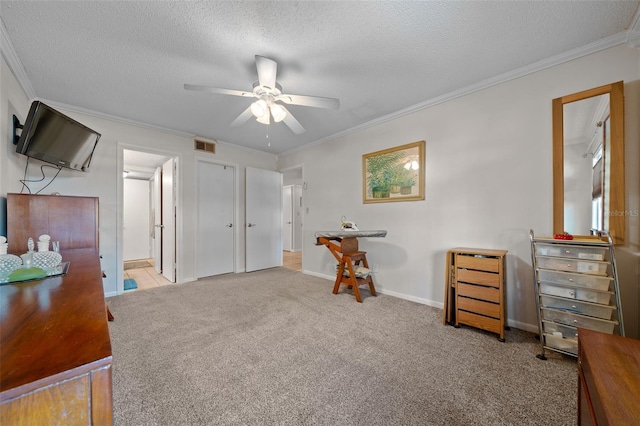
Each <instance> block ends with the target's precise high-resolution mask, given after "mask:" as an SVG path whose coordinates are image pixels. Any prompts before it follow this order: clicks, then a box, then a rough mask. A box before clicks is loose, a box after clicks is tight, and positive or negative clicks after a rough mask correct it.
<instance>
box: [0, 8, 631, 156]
mask: <svg viewBox="0 0 640 426" xmlns="http://www.w3.org/2000/svg"><path fill="white" fill-rule="evenodd" d="M638 4H639V2H637V1H587V2H573V1H544V2H543V1H513V2H504V1H501V2H497V1H496V2H477V1H474V2H471V1H465V2H458V1H445V2H418V1H410V2H404V1H398V2H351V1H349V2H347V1H339V2H267V1H264V2H251V1H242V2H240V1H237V2H234V1H207V2H204V1H200V2H199V1H190V2H186V1H185V2H158V1H126V2H113V1H81V2H71V1H65V2H53V1H44V2H39V1H29V2H26V1H5V0H3V1H2V2H0V13H1V15H0V16H1V17H2V22H3V25H4V27H5V30H6V35H7V38H8V40H9V42H10V45H11V47H12V48H13V50H14V51H15V55H16V56H17V58H18V61H19V63H21V65H22V67H23V68H24V72H25V75H26V78H27V79H28V82H29V83H30V85H31V87H32V90H33V93H31V95H32V96H35V97H37V98H39V99H43V100H50V101H53V102H55V103H58V104H60V105H66V106H70V107H73V108H76V109H78V110H81V111H93V112H96V113H99V114H105V115H109V116H115V117H122V118H125V119H127V120H133V121H136V122H140V123H144V124H148V125H152V126H158V127H162V128H166V129H171V130H175V131H179V132H184V133H187V134H192V135H198V136H202V137H205V138H210V139H217V140H219V141H222V142H227V143H232V144H238V145H242V146H245V147H248V148H252V149H257V150H261V151H265V152H270V153H282V152H286V151H290V150H293V149H296V148H298V147H301V146H303V145H305V144H310V143H313V142H317V141H322V140H325V139H327V138H330V137H331V136H333V135H339V134H344V133H345V132H348V131H349V130H350V129H354V128H358V127H362V126H364V125H366V123H371V122H374V121H376V120H380V119H382V118H383V117H386V116H389V115H390V114H394V113H397V112H398V111H402V110H406V109H409V108H413V107H414V106H416V105H421V104H425V103H426V102H428V101H429V100H432V99H435V98H438V97H440V96H444V95H446V94H448V93H451V92H453V91H455V90H459V89H461V88H465V87H469V86H472V85H477V84H480V83H481V82H482V81H484V80H487V79H489V78H492V77H495V76H498V75H501V74H504V73H508V72H511V71H512V70H517V69H521V68H523V67H527V66H528V65H530V64H533V63H536V62H538V61H542V60H545V59H548V58H551V57H553V56H555V55H560V54H563V53H564V52H567V51H571V50H573V49H577V48H580V47H583V46H585V45H588V44H591V43H594V42H597V41H599V40H602V39H604V38H606V37H610V36H613V35H619V34H621V33H623V32H624V31H625V30H626V29H627V28H628V27H629V26H630V25H631V24H632V23H633V18H634V14H635V13H636V10H637V8H638ZM2 48H3V52H4V49H6V46H3V47H2ZM254 55H262V56H267V57H269V58H272V59H274V60H276V61H277V62H278V64H279V67H278V82H279V83H280V84H281V85H282V87H283V91H284V92H287V93H293V94H303V95H314V96H323V97H332V98H338V99H340V108H339V109H338V110H326V109H319V108H310V107H303V106H290V107H289V110H290V111H291V112H292V113H293V115H294V116H295V117H296V118H297V120H298V121H299V122H300V123H301V124H302V125H303V126H304V127H305V128H306V130H307V131H306V132H305V133H303V134H301V135H297V136H296V135H294V134H293V133H292V132H291V131H290V130H289V129H288V128H287V127H286V126H285V125H284V124H283V123H278V124H274V125H271V126H270V130H269V139H268V140H267V139H266V126H265V125H263V124H260V123H257V122H255V121H254V120H249V121H248V122H247V123H245V124H244V125H242V126H240V127H235V128H232V127H229V124H230V123H231V122H232V121H233V120H234V119H235V118H236V117H237V116H238V115H239V114H240V113H241V112H242V111H244V110H245V109H246V108H247V107H248V106H249V104H250V102H251V99H250V98H243V97H235V96H226V95H217V94H211V93H204V92H193V91H187V90H184V88H183V85H184V84H185V83H189V84H197V85H209V86H215V87H221V88H230V89H236V90H250V89H251V88H252V84H253V82H254V81H256V79H257V76H256V69H255V63H254ZM5 57H6V55H5ZM25 115H26V111H25ZM268 143H270V144H271V146H268Z"/></svg>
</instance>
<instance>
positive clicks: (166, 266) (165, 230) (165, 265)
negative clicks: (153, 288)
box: [162, 159, 176, 283]
mask: <svg viewBox="0 0 640 426" xmlns="http://www.w3.org/2000/svg"><path fill="white" fill-rule="evenodd" d="M174 164H175V163H174V161H173V159H171V160H169V161H167V162H166V163H164V164H163V165H162V276H164V277H165V278H166V279H168V280H169V281H171V282H172V283H175V282H176V225H175V223H176V222H175V218H176V213H175V211H176V207H175V205H176V204H175V182H174V175H175V173H174V172H175V166H174Z"/></svg>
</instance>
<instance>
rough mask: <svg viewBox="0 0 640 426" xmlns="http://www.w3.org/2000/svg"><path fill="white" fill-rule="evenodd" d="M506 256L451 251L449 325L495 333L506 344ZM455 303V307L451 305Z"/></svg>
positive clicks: (492, 252) (494, 252) (470, 250)
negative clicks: (465, 326)
mask: <svg viewBox="0 0 640 426" xmlns="http://www.w3.org/2000/svg"><path fill="white" fill-rule="evenodd" d="M506 255H507V251H506V250H487V249H474V248H454V249H451V250H449V253H448V254H447V269H448V271H447V278H448V282H447V288H446V289H445V299H446V300H445V318H446V317H447V316H448V318H449V322H452V323H454V325H455V326H456V327H458V326H459V325H460V324H466V325H470V326H472V327H476V328H480V329H483V330H487V331H491V332H493V333H496V334H498V335H499V336H500V337H499V340H500V341H501V342H504V330H505V324H506V303H505V300H506V299H505V287H506V284H505V280H506V275H505V273H506V259H505V258H506ZM450 289H453V292H451V291H450ZM451 293H453V294H451ZM449 296H451V298H452V299H453V300H450V297H449ZM451 302H453V305H454V306H453V308H451V307H449V306H448V305H450V304H451ZM447 312H448V315H447Z"/></svg>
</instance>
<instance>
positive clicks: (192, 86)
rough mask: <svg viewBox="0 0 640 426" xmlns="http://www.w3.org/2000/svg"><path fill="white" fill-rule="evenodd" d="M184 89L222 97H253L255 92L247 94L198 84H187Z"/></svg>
mask: <svg viewBox="0 0 640 426" xmlns="http://www.w3.org/2000/svg"><path fill="white" fill-rule="evenodd" d="M184 88H185V89H187V90H196V91H199V92H209V93H218V94H220V95H233V96H253V92H246V91H242V90H233V89H220V88H218V87H211V86H198V85H196V84H185V85H184Z"/></svg>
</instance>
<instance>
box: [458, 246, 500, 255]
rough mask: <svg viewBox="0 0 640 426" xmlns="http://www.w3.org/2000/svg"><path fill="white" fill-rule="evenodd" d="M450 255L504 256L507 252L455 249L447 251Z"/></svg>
mask: <svg viewBox="0 0 640 426" xmlns="http://www.w3.org/2000/svg"><path fill="white" fill-rule="evenodd" d="M449 251H450V252H452V253H464V254H477V255H479V256H495V257H502V256H505V255H506V254H507V252H508V250H495V249H481V248H466V247H456V248H452V249H451V250H449Z"/></svg>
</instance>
